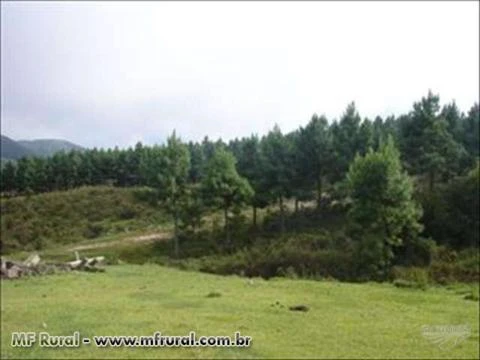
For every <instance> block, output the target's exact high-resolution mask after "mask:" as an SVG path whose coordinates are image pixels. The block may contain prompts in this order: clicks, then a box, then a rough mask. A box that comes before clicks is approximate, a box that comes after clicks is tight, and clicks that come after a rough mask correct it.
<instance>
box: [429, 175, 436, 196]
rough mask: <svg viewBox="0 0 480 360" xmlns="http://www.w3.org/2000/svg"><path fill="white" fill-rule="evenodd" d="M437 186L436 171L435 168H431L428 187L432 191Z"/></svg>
mask: <svg viewBox="0 0 480 360" xmlns="http://www.w3.org/2000/svg"><path fill="white" fill-rule="evenodd" d="M434 186H435V172H434V171H433V170H430V171H429V172H428V189H429V190H430V192H432V191H433V188H434Z"/></svg>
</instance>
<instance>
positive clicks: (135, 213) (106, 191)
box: [0, 186, 169, 253]
mask: <svg viewBox="0 0 480 360" xmlns="http://www.w3.org/2000/svg"><path fill="white" fill-rule="evenodd" d="M0 211H1V214H2V216H1V234H2V238H1V241H2V251H3V252H4V253H11V252H15V251H19V250H23V251H30V250H39V249H43V248H46V247H52V246H53V247H55V246H58V245H62V244H70V243H77V242H80V241H86V240H87V241H88V240H93V239H95V238H99V237H104V236H111V235H116V234H125V233H129V232H131V231H134V230H139V229H142V230H143V231H148V230H152V229H157V228H159V227H161V226H163V225H165V224H166V223H167V222H168V220H169V218H168V216H166V215H165V213H164V212H163V211H161V210H160V209H159V208H158V207H157V206H155V205H154V195H153V194H152V193H151V190H149V189H148V188H116V187H109V186H95V187H88V186H87V187H81V188H77V189H74V190H69V191H57V192H51V193H46V194H38V195H32V196H20V197H15V198H10V199H1V200H0Z"/></svg>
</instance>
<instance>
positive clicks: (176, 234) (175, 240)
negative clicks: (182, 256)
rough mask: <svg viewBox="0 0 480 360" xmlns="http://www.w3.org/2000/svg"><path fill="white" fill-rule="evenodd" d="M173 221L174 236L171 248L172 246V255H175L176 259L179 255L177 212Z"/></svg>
mask: <svg viewBox="0 0 480 360" xmlns="http://www.w3.org/2000/svg"><path fill="white" fill-rule="evenodd" d="M173 218H174V219H173V221H174V224H175V228H174V234H173V246H174V253H175V258H178V255H179V252H180V251H179V250H180V249H179V246H178V215H177V212H176V211H175V215H174V217H173Z"/></svg>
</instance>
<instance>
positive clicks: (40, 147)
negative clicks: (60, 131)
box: [17, 139, 84, 157]
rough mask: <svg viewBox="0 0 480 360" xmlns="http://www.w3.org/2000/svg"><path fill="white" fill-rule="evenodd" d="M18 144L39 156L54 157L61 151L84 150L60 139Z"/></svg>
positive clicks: (28, 141)
mask: <svg viewBox="0 0 480 360" xmlns="http://www.w3.org/2000/svg"><path fill="white" fill-rule="evenodd" d="M17 143H18V144H20V145H22V146H23V147H25V148H26V149H28V150H30V151H31V152H32V153H34V154H35V155H37V156H44V157H47V156H52V155H53V154H55V153H56V152H59V151H70V150H83V149H84V148H83V147H82V146H80V145H77V144H74V143H72V142H70V141H66V140H60V139H37V140H18V141H17Z"/></svg>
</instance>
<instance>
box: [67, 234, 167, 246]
mask: <svg viewBox="0 0 480 360" xmlns="http://www.w3.org/2000/svg"><path fill="white" fill-rule="evenodd" d="M170 236H171V233H170V232H167V231H166V232H160V233H155V234H149V235H139V236H132V237H127V238H124V239H121V240H114V241H104V242H98V243H94V244H86V245H78V246H74V247H72V248H70V249H69V250H70V251H80V250H89V249H98V248H103V247H111V246H115V245H127V244H133V243H150V242H153V241H155V240H168V239H169V238H170Z"/></svg>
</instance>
